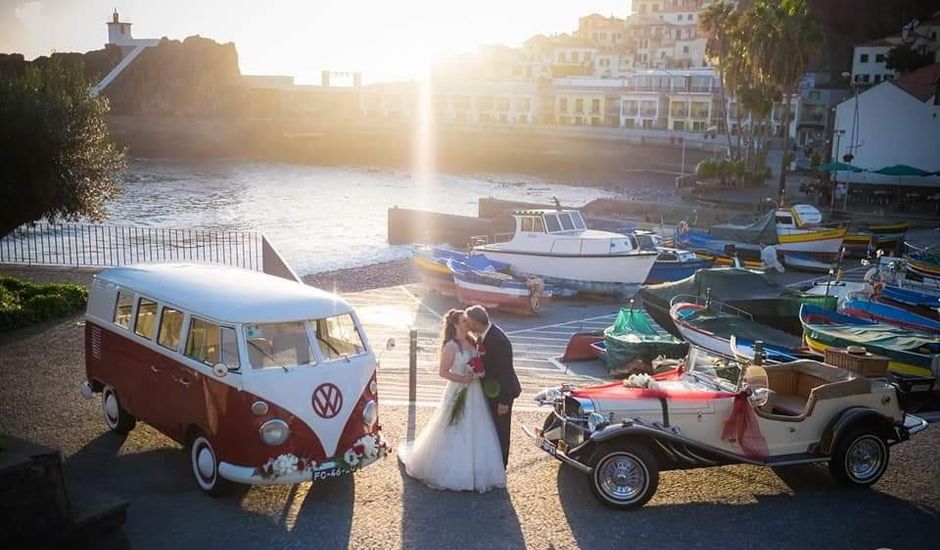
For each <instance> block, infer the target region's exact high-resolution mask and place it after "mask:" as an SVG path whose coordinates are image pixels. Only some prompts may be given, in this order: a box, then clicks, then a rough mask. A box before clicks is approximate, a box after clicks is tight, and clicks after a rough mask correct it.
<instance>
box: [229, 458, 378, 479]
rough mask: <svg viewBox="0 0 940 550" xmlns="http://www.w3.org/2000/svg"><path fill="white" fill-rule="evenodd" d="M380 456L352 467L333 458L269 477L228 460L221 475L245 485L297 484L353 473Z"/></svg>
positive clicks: (367, 459) (254, 469)
mask: <svg viewBox="0 0 940 550" xmlns="http://www.w3.org/2000/svg"><path fill="white" fill-rule="evenodd" d="M379 458H382V455H381V454H380V455H379V456H376V457H375V458H366V459H362V460H361V461H360V462H359V464H357V465H356V467H355V468H352V469H350V468H348V467H346V466H341V465H339V464H337V463H336V461H333V460H331V461H329V462H324V463H323V464H317V466H316V467H315V468H305V469H303V470H296V471H294V472H291V473H289V474H285V475H282V476H269V477H265V476H262V475H261V474H259V473H258V470H257V469H256V468H252V467H250V466H238V465H236V464H229V463H228V462H219V475H220V476H222V477H224V478H225V479H227V480H229V481H234V482H235V483H243V484H245V485H296V484H298V483H303V482H305V481H320V480H324V479H330V478H334V477H341V476H344V475H347V474H351V473H353V472H355V471H356V470H361V469H362V468H365V467H366V466H368V465H370V464H372V463H373V462H375V461H376V460H378V459H379Z"/></svg>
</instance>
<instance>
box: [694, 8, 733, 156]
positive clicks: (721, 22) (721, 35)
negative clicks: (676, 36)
mask: <svg viewBox="0 0 940 550" xmlns="http://www.w3.org/2000/svg"><path fill="white" fill-rule="evenodd" d="M738 19H739V18H738V11H737V10H736V9H735V7H734V5H732V4H731V3H729V2H726V1H725V0H719V1H718V2H716V3H714V4H710V5H709V6H708V7H707V8H705V11H704V12H702V15H701V17H700V18H699V25H701V27H702V30H703V31H704V32H705V34H706V36H707V37H708V38H707V42H706V43H705V55H706V56H707V57H708V60H709V62H711V63H712V64H713V65H715V66H716V67H717V68H718V78H719V80H720V81H721V89H720V90H719V92H720V98H721V99H720V101H721V119H722V120H723V121H724V123H725V134H727V136H728V151H729V152H730V153H731V157H732V159H736V158H737V157H738V156H739V155H738V153H737V149H736V148H735V147H734V146H733V145H732V142H731V124H730V120H729V119H728V102H727V99H726V97H725V90H732V91H733V90H734V89H735V88H736V81H734V80H732V77H733V76H734V75H735V72H734V71H733V70H731V69H732V67H733V66H734V65H735V64H734V63H733V61H732V59H731V57H732V56H733V55H734V54H735V53H736V52H735V48H734V45H733V44H732V40H733V35H734V33H735V30H736V28H737V23H738Z"/></svg>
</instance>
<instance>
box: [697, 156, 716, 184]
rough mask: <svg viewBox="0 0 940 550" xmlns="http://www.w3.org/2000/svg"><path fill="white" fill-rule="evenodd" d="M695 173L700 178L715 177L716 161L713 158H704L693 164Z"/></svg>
mask: <svg viewBox="0 0 940 550" xmlns="http://www.w3.org/2000/svg"><path fill="white" fill-rule="evenodd" d="M695 175H696V177H698V179H700V180H709V179H712V178H714V177H716V176H717V175H718V174H717V162H716V161H715V160H713V159H705V160H703V161H702V162H700V163H698V164H697V165H696V166H695Z"/></svg>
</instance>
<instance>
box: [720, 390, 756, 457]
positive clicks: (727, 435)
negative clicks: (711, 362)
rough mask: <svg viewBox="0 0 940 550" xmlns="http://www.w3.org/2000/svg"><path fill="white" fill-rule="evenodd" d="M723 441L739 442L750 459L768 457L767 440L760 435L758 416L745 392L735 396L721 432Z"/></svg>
mask: <svg viewBox="0 0 940 550" xmlns="http://www.w3.org/2000/svg"><path fill="white" fill-rule="evenodd" d="M721 440H722V441H737V442H738V445H740V446H741V450H742V451H744V454H745V455H746V456H748V457H750V458H765V457H766V456H767V440H765V439H764V435H763V434H762V433H760V426H759V425H758V423H757V414H756V413H754V408H753V407H752V406H751V403H750V402H749V401H748V399H747V395H745V393H744V392H740V393H738V394H737V395H735V396H734V405H733V406H732V407H731V415H730V416H729V417H728V420H726V421H725V426H724V428H723V429H722V431H721Z"/></svg>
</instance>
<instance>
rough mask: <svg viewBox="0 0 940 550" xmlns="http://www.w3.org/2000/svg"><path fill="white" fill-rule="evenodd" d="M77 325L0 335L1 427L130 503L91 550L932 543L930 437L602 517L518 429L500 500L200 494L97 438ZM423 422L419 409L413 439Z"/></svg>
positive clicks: (670, 481) (186, 475)
mask: <svg viewBox="0 0 940 550" xmlns="http://www.w3.org/2000/svg"><path fill="white" fill-rule="evenodd" d="M419 307H420V306H419ZM597 307H599V308H601V309H603V308H605V307H607V308H608V309H609V307H608V306H603V305H597ZM601 313H603V311H602V312H601ZM588 317H590V316H588ZM548 321H553V319H548ZM559 321H560V322H564V319H559ZM81 323H82V319H81V316H80V315H76V316H73V317H70V318H67V319H62V320H60V321H56V322H51V323H48V324H45V325H40V326H36V327H32V328H28V329H24V330H21V331H17V332H10V333H6V334H3V335H0V423H2V425H3V426H4V428H5V429H6V430H7V431H8V432H9V433H11V434H14V435H17V436H20V437H24V438H27V439H30V440H33V441H37V442H39V443H42V444H46V445H50V446H53V447H56V448H59V449H61V450H62V454H63V458H64V467H65V473H66V476H67V479H68V482H69V483H70V484H85V485H90V486H94V487H97V488H99V489H102V490H105V491H108V492H110V493H113V494H116V495H118V496H121V497H123V498H125V499H127V500H128V501H129V502H130V507H129V509H128V516H127V522H126V524H125V526H124V528H123V530H122V531H121V532H119V533H118V534H117V535H115V536H111V537H109V538H108V539H107V540H101V541H93V542H92V544H91V545H90V546H92V547H96V546H103V547H108V548H120V547H133V548H144V549H149V548H195V547H200V548H289V549H293V548H298V549H299V548H347V547H349V548H421V549H424V548H454V547H458V546H459V547H462V548H488V549H490V548H522V547H528V548H575V547H580V548H623V547H631V548H677V549H679V548H682V549H686V548H716V547H721V548H742V549H745V548H746V549H753V548H755V547H756V548H793V549H806V548H851V549H864V548H870V549H875V548H882V547H884V548H893V549H922V548H933V547H935V546H936V536H937V534H938V533H940V461H938V460H937V456H938V454H940V430H938V429H937V426H932V427H931V428H929V429H928V430H926V431H925V432H923V433H922V434H920V435H918V436H917V437H916V438H915V439H913V440H912V441H910V442H907V443H904V444H902V445H899V446H897V447H894V448H893V449H892V457H891V464H890V467H889V469H888V472H887V473H886V475H885V476H884V478H883V479H882V480H881V481H880V482H879V483H878V484H877V485H876V486H875V487H874V488H873V489H871V490H862V491H852V490H845V489H842V488H839V487H837V486H835V485H834V483H833V482H832V481H831V479H830V478H829V475H828V471H827V469H826V468H825V467H824V466H800V467H789V468H782V469H777V470H771V469H766V468H758V467H752V466H728V467H721V468H710V469H703V470H694V471H683V472H668V473H665V474H663V476H662V479H661V482H660V487H659V492H658V493H657V495H656V496H655V497H654V499H653V500H652V501H651V502H650V503H649V504H648V505H647V506H646V507H645V508H643V509H641V510H639V511H635V512H630V513H622V512H614V511H611V510H608V509H605V508H604V507H602V506H600V505H599V504H598V503H597V502H596V501H595V500H594V499H593V497H592V496H591V494H590V491H589V488H588V486H587V482H586V480H585V479H584V478H583V476H582V475H581V474H579V473H577V472H575V471H573V470H572V469H571V468H568V467H561V466H560V465H559V464H558V463H557V462H555V461H554V460H552V459H550V458H549V457H548V456H547V455H545V454H544V453H542V452H541V451H539V450H537V449H536V448H535V447H534V446H533V445H531V444H529V442H528V441H527V440H526V439H525V436H524V435H523V433H522V431H521V429H518V428H517V429H516V430H515V431H514V432H513V448H512V453H511V456H510V464H509V470H508V485H509V486H508V489H507V490H505V491H493V492H491V493H488V494H485V495H476V494H463V493H459V494H458V493H448V492H438V491H434V490H432V489H428V488H426V487H424V486H423V485H421V484H419V483H417V482H415V481H413V480H411V479H410V478H407V477H406V476H404V474H403V473H402V471H401V469H400V468H399V466H398V464H397V461H396V460H395V458H394V456H392V457H389V458H387V459H385V460H383V461H380V462H379V463H377V464H375V465H373V466H371V467H369V468H368V469H366V470H364V471H362V472H359V473H358V474H356V475H355V476H354V477H350V478H344V479H337V480H331V481H328V482H323V483H317V484H315V485H312V484H303V485H300V486H296V487H283V486H281V487H263V488H258V487H256V488H250V489H245V490H243V491H241V492H240V493H237V494H234V495H231V496H227V497H224V498H221V499H211V498H208V497H205V496H203V495H202V493H200V492H199V491H198V490H197V489H196V487H195V483H194V481H193V480H192V476H191V473H190V469H189V461H188V457H187V456H186V454H185V453H184V452H183V451H182V449H181V448H180V447H179V446H178V445H177V444H175V443H174V442H172V441H171V440H169V439H168V438H166V437H164V436H162V435H161V434H159V433H158V432H156V431H155V430H153V429H151V428H150V427H148V426H146V425H143V424H139V425H138V427H137V429H135V430H134V431H133V432H132V433H131V434H130V435H129V436H128V437H127V438H121V437H118V436H115V435H113V434H111V433H107V432H106V429H105V426H104V423H103V421H102V420H101V418H100V412H99V410H100V409H99V405H98V401H97V400H95V401H85V400H83V399H82V398H81V397H80V396H79V393H78V388H79V384H80V383H81V382H82V381H83V380H84V366H83V326H82V324H81ZM541 324H543V325H546V324H547V325H551V324H556V325H557V324H558V323H557V322H556V323H551V322H542V323H541ZM506 325H507V327H506V328H507V330H510V331H513V330H522V329H521V328H519V327H513V326H511V323H509V322H507V323H506ZM429 330H430V328H429ZM373 340H378V339H376V338H373ZM378 341H380V340H378ZM427 353H430V352H429V351H428V352H427ZM391 363H393V362H392V361H389V364H391ZM383 368H385V367H383ZM536 374H538V373H536ZM382 391H383V390H382V389H381V386H380V396H381V392H382ZM430 414H431V409H430V408H427V407H419V408H418V409H417V411H416V418H417V425H418V428H419V429H420V427H421V425H423V423H424V422H426V421H427V419H428V417H429V415H430ZM542 414H544V413H540V412H538V411H532V410H524V411H522V412H519V413H517V414H516V415H515V420H516V421H517V422H527V423H531V424H535V423H541V418H542ZM407 416H408V411H407V409H406V408H405V407H402V406H388V405H385V406H383V407H382V409H381V419H380V421H381V423H382V425H383V426H384V428H385V431H386V434H387V436H388V437H389V439H390V440H391V441H392V442H396V441H398V440H400V439H401V438H402V437H404V434H405V429H406V419H407Z"/></svg>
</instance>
